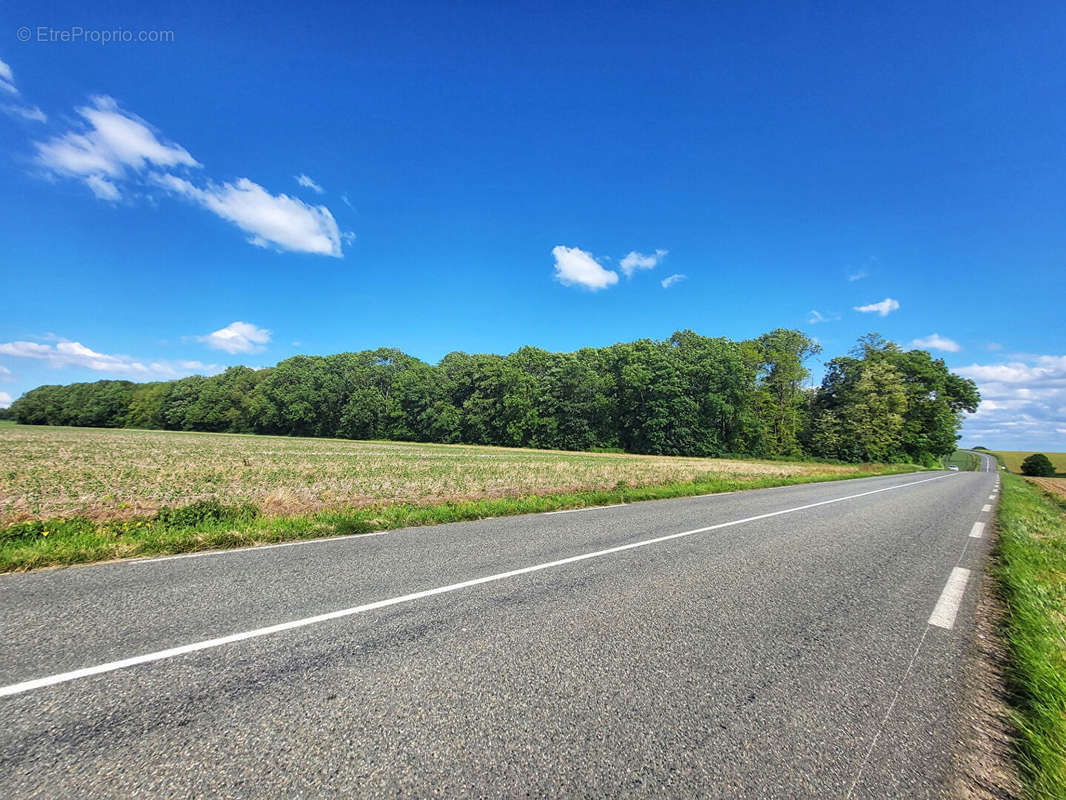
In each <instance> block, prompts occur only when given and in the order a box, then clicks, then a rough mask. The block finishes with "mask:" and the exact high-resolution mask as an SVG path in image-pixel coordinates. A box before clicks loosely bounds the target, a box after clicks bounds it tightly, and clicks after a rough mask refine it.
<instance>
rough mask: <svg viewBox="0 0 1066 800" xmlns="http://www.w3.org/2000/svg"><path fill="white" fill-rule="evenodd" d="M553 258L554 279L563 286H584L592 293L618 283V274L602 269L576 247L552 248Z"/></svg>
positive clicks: (587, 254)
mask: <svg viewBox="0 0 1066 800" xmlns="http://www.w3.org/2000/svg"><path fill="white" fill-rule="evenodd" d="M552 255H553V256H555V279H556V280H558V281H559V282H560V283H561V284H563V285H564V286H573V285H575V284H577V285H578V286H584V287H585V288H587V289H591V290H592V291H597V290H599V289H606V288H607V287H608V286H613V285H614V284H616V283H618V273H617V272H613V271H611V270H609V269H604V268H603V267H602V266H600V264H599V262H597V261H596V259H594V258H593V257H592V255H591V254H589V253H586V252H585V251H584V250H581V249H579V248H577V247H563V246H562V245H558V246H556V247H553V248H552Z"/></svg>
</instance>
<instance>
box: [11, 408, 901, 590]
mask: <svg viewBox="0 0 1066 800" xmlns="http://www.w3.org/2000/svg"><path fill="white" fill-rule="evenodd" d="M913 469H915V467H913V466H911V465H902V464H893V465H884V464H849V465H842V464H817V463H809V462H806V463H805V462H781V461H778V462H774V461H747V460H731V459H700V458H672V457H665V456H636V455H625V454H614V453H570V452H559V451H547V450H520V449H508V448H500V447H474V446H468V445H439V444H409V443H397V442H355V441H349V440H341V439H296V438H285V437H271V436H243V435H235V434H212V433H179V432H167V431H143V430H114V429H94V428H59V427H44V426H42V427H35V426H20V425H4V426H0V572H7V571H11V570H20V569H31V568H34V567H44V566H56V565H64V564H76V563H85V562H90V561H101V560H107V559H112V558H124V557H132V556H140V555H159V554H166V553H182V552H188V551H193V550H209V549H217V548H224V547H238V546H246V545H255V544H267V543H276V542H282V541H290V540H295V539H309V538H318V537H323V536H336V535H347V534H353V533H367V532H370V531H379V530H387V529H394V528H401V527H411V526H416V525H430V524H436V523H441V522H458V521H463V520H472V519H484V518H486V517H500V516H506V515H512V514H523V513H531V512H542V511H555V510H560V509H564V508H581V507H584V506H590V505H605V504H610V503H626V502H634V501H638V500H651V499H663V498H669V497H684V496H690V495H694V494H709V493H713V492H724V491H732V490H737V489H747V488H764V487H770V486H783V485H787V484H795V483H809V482H812V481H823V480H842V479H847V478H856V477H864V476H870V475H882V474H891V473H898V472H905V471H910V470H913Z"/></svg>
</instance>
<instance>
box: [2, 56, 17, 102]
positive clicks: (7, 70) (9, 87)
mask: <svg viewBox="0 0 1066 800" xmlns="http://www.w3.org/2000/svg"><path fill="white" fill-rule="evenodd" d="M0 91H4V92H7V93H8V94H18V93H19V90H18V89H17V88H16V87H15V73H14V72H12V71H11V67H9V66H8V65H7V64H6V63H4V62H3V61H0Z"/></svg>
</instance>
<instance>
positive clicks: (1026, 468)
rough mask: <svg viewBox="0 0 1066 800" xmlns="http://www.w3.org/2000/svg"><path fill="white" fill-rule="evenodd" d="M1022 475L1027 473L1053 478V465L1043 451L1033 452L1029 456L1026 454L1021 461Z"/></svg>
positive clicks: (1035, 476)
mask: <svg viewBox="0 0 1066 800" xmlns="http://www.w3.org/2000/svg"><path fill="white" fill-rule="evenodd" d="M1022 475H1029V476H1030V477H1033V478H1054V477H1055V465H1054V464H1052V463H1051V459H1050V458H1048V457H1047V456H1046V455H1044V454H1043V453H1033V454H1032V455H1031V456H1026V457H1025V460H1024V461H1023V462H1022Z"/></svg>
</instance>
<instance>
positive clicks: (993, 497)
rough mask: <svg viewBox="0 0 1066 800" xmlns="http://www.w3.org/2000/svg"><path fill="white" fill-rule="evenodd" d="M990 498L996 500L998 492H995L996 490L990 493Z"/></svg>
mask: <svg viewBox="0 0 1066 800" xmlns="http://www.w3.org/2000/svg"><path fill="white" fill-rule="evenodd" d="M988 499H989V500H995V499H996V493H995V492H992V494H990V495H989V496H988Z"/></svg>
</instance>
